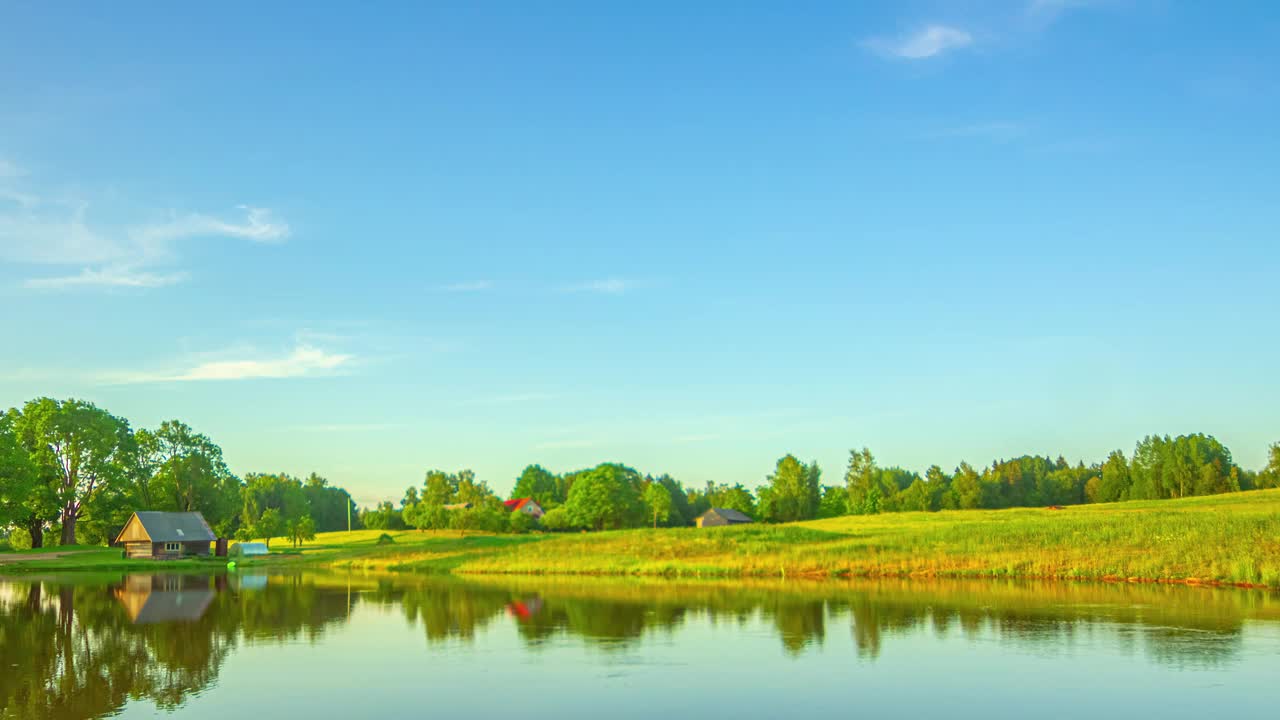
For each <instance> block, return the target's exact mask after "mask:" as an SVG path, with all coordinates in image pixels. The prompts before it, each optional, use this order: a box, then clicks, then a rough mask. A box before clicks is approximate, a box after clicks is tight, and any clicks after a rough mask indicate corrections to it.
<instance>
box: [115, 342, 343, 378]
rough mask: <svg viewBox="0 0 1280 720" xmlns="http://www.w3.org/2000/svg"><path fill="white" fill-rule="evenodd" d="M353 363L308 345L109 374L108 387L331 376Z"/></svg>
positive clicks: (339, 354)
mask: <svg viewBox="0 0 1280 720" xmlns="http://www.w3.org/2000/svg"><path fill="white" fill-rule="evenodd" d="M353 360H354V357H353V356H351V355H346V354H341V353H333V352H329V351H327V350H322V349H320V348H317V347H313V346H310V345H299V346H298V347H296V348H294V350H293V351H292V352H291V353H289V354H288V355H284V356H280V357H257V358H250V359H243V358H238V359H227V360H211V361H206V362H201V363H197V364H195V365H192V366H190V367H187V368H180V369H178V370H174V371H168V372H148V373H109V374H107V375H105V376H103V378H102V379H103V381H104V382H106V383H109V384H141V383H174V382H204V381H227V380H262V379H283V378H301V377H315V376H325V375H332V374H334V373H335V372H337V371H339V370H340V369H342V368H344V367H346V366H348V365H350V364H351V362H352V361H353Z"/></svg>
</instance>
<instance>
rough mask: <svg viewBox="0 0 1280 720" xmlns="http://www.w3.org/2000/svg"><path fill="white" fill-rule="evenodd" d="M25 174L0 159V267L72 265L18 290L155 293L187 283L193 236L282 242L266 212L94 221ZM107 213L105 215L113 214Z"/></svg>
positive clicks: (80, 204)
mask: <svg viewBox="0 0 1280 720" xmlns="http://www.w3.org/2000/svg"><path fill="white" fill-rule="evenodd" d="M26 180H27V177H26V175H25V174H24V173H23V172H22V171H21V170H20V169H18V168H16V166H14V165H12V163H7V162H5V161H2V160H0V261H4V262H11V263H15V264H22V265H32V266H63V267H66V266H72V267H76V266H78V267H76V269H77V271H78V272H76V273H74V274H53V275H43V276H39V275H38V276H36V277H32V278H30V279H29V280H27V281H26V282H24V283H23V284H24V286H25V287H28V288H38V289H44V290H66V289H72V288H157V287H164V286H167V285H173V284H176V283H179V282H181V281H183V280H184V279H186V278H187V277H188V273H186V272H184V271H182V269H181V268H180V267H176V266H178V265H179V263H180V260H181V256H180V252H179V251H180V249H181V244H182V243H183V242H184V241H187V240H192V239H201V238H233V239H238V240H247V241H249V242H254V243H271V242H279V241H282V240H284V239H285V238H287V237H288V236H289V233H290V228H289V225H288V224H287V223H285V222H284V221H283V220H280V219H279V218H277V217H276V216H275V215H274V214H273V213H272V211H271V210H268V209H266V208H260V207H250V206H247V205H241V206H238V207H237V208H235V209H234V211H232V212H228V213H226V214H225V215H223V214H219V215H211V214H208V213H200V212H194V213H181V212H176V211H169V212H167V213H165V214H164V215H163V216H161V217H160V218H159V219H158V220H148V221H140V222H127V221H126V222H123V223H122V222H120V221H119V220H118V219H115V218H113V219H111V220H105V219H101V218H98V219H95V218H94V216H93V215H92V214H91V212H90V208H91V204H90V202H89V201H87V200H85V199H84V198H81V197H61V196H49V195H46V194H42V193H41V192H39V191H37V190H33V189H32V188H31V187H30V183H29V182H27V181H26ZM120 212H121V210H120V209H119V208H118V207H113V208H112V209H111V210H110V211H109V212H108V213H107V214H109V215H112V214H114V215H116V216H118V215H119V214H120Z"/></svg>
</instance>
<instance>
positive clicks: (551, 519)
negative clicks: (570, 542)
mask: <svg viewBox="0 0 1280 720" xmlns="http://www.w3.org/2000/svg"><path fill="white" fill-rule="evenodd" d="M572 527H573V525H572V524H571V523H570V522H569V511H568V510H566V509H564V508H563V507H558V508H555V509H554V510H548V511H547V514H546V515H543V516H542V529H543V530H550V531H552V532H557V531H561V530H569V529H570V528H572Z"/></svg>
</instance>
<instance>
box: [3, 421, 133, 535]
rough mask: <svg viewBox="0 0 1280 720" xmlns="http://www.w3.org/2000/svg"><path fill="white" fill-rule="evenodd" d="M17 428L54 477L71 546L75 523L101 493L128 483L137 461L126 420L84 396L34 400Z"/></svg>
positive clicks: (55, 492) (59, 507) (36, 457)
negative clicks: (81, 398)
mask: <svg viewBox="0 0 1280 720" xmlns="http://www.w3.org/2000/svg"><path fill="white" fill-rule="evenodd" d="M15 430H16V431H17V435H18V437H19V439H20V440H21V442H22V444H23V445H24V446H25V447H26V448H27V451H28V452H29V453H31V455H32V458H33V460H34V461H35V462H36V463H37V464H38V465H40V466H41V467H42V468H44V469H45V470H46V471H50V472H47V473H46V474H44V477H47V478H50V479H51V480H52V487H53V494H54V497H55V498H56V502H57V505H58V510H59V511H58V519H59V521H60V522H61V523H62V544H63V545H73V544H75V540H76V522H77V521H78V520H80V518H82V517H84V515H85V513H86V511H87V510H88V508H90V507H91V506H92V504H93V502H94V501H95V500H96V499H97V498H98V497H99V496H100V495H102V494H104V493H108V492H110V491H111V490H113V489H119V487H120V486H121V485H122V484H124V483H125V482H126V481H127V478H128V475H129V472H130V470H131V468H132V466H133V464H134V463H135V461H136V456H135V455H134V453H135V452H136V448H135V443H134V438H133V432H132V431H131V430H130V429H129V423H128V422H126V421H125V420H123V419H121V418H118V417H116V416H114V415H112V414H111V413H109V412H107V411H105V410H102V409H101V408H98V407H97V406H96V405H94V404H93V403H90V402H86V401H84V400H74V399H73V400H53V399H51V398H38V399H36V400H32V401H30V402H28V403H27V404H26V405H25V406H24V407H23V409H22V412H21V413H20V414H19V415H18V418H17V421H16V422H15Z"/></svg>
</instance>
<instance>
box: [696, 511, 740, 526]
mask: <svg viewBox="0 0 1280 720" xmlns="http://www.w3.org/2000/svg"><path fill="white" fill-rule="evenodd" d="M694 522H696V523H697V524H698V527H721V526H724V525H743V524H745V523H749V522H755V521H754V520H752V519H751V518H750V517H748V516H747V515H744V514H743V513H740V512H738V511H737V510H732V509H730V508H711V509H710V510H708V511H706V512H704V513H702V514H701V515H699V516H698V517H697V519H696V520H695V521H694Z"/></svg>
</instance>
